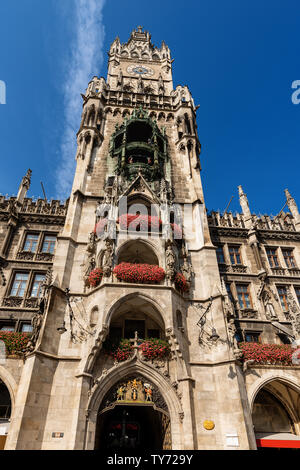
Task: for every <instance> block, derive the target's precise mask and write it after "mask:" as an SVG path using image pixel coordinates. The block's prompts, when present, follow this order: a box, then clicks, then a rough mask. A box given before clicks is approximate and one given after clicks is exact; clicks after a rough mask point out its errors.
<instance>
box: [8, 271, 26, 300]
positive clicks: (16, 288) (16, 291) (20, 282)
mask: <svg viewBox="0 0 300 470" xmlns="http://www.w3.org/2000/svg"><path fill="white" fill-rule="evenodd" d="M28 277H29V274H28V273H16V274H15V278H14V282H13V285H12V287H11V290H10V295H11V296H13V297H24V293H25V289H26V285H27V281H28Z"/></svg>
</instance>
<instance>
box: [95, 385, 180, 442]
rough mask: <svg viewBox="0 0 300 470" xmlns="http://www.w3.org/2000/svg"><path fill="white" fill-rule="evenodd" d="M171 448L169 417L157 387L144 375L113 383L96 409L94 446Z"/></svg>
mask: <svg viewBox="0 0 300 470" xmlns="http://www.w3.org/2000/svg"><path fill="white" fill-rule="evenodd" d="M171 448H172V443H171V426H170V417H169V413H168V409H167V405H166V403H165V401H164V399H163V398H162V396H161V394H160V393H159V391H158V389H157V387H156V386H155V385H153V384H152V383H150V382H149V381H147V380H146V379H145V378H143V377H129V378H126V379H123V380H121V381H119V382H118V383H117V384H115V385H114V386H113V387H112V388H111V389H110V390H109V392H108V393H107V394H106V395H105V397H104V399H103V401H102V404H101V406H100V409H99V412H98V416H97V428H96V439H95V449H101V450H102V451H108V450H117V449H133V450H142V451H147V450H168V449H171Z"/></svg>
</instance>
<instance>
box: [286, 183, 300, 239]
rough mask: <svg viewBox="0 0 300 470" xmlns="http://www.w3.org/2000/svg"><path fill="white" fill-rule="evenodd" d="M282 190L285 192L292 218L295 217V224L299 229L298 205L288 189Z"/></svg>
mask: <svg viewBox="0 0 300 470" xmlns="http://www.w3.org/2000/svg"><path fill="white" fill-rule="evenodd" d="M284 192H285V196H286V201H287V205H288V208H289V210H290V211H291V213H292V216H293V218H294V219H295V226H296V228H297V229H298V230H299V229H300V215H299V210H298V206H297V204H296V201H295V199H294V198H293V197H292V196H291V194H290V192H289V190H288V189H285V190H284Z"/></svg>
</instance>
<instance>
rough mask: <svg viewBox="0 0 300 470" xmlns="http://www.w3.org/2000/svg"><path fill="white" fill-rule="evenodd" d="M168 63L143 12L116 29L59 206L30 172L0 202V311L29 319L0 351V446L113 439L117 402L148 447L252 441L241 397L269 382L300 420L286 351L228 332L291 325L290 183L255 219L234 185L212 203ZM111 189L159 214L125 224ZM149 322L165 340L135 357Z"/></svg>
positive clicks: (6, 321)
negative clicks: (231, 209)
mask: <svg viewBox="0 0 300 470" xmlns="http://www.w3.org/2000/svg"><path fill="white" fill-rule="evenodd" d="M172 62H173V61H172V59H171V55H170V50H169V48H168V47H167V45H166V44H165V43H164V42H163V43H162V45H161V47H160V48H157V47H154V46H153V44H152V43H151V37H150V35H149V33H148V32H144V31H143V30H142V28H140V27H139V28H137V30H135V31H133V32H132V34H131V36H130V38H129V40H128V42H127V43H126V44H121V43H120V41H119V39H118V38H117V39H116V40H115V41H114V42H113V44H112V45H111V48H110V51H109V60H108V74H107V79H106V80H105V79H104V78H103V77H101V78H98V77H94V78H93V79H92V80H91V82H90V83H89V84H88V88H87V90H86V93H85V94H84V95H82V97H83V112H82V120H81V124H80V127H79V131H78V133H77V143H78V150H77V154H76V162H77V165H76V171H75V175H74V183H73V187H72V191H71V194H70V198H69V199H68V201H67V203H66V204H61V203H60V202H59V201H52V202H51V203H49V202H47V201H45V200H38V201H33V200H31V199H28V198H26V191H27V190H28V188H29V185H30V177H31V171H30V170H29V171H28V173H27V175H26V176H25V177H24V178H23V180H22V182H21V185H20V189H19V193H18V196H17V197H16V198H9V199H7V198H4V197H2V198H1V199H0V246H1V254H0V274H1V279H0V281H1V282H0V283H1V285H0V297H1V299H0V302H1V307H0V321H1V325H2V327H3V328H4V329H5V328H6V329H7V328H8V327H10V328H13V329H14V330H15V331H18V332H21V331H24V330H26V326H27V329H29V325H30V324H32V326H33V331H32V337H31V340H30V342H29V345H28V347H27V349H26V351H25V352H24V357H23V360H21V359H20V358H11V357H10V358H8V359H7V360H6V361H5V363H4V364H3V365H1V366H0V379H1V383H2V385H3V386H5V387H6V388H7V389H8V391H9V394H10V399H11V417H10V422H9V424H8V423H6V428H5V430H6V432H8V434H7V439H6V444H5V448H6V449H58V450H60V449H68V450H70V449H89V450H91V449H95V448H104V447H103V446H105V445H107V446H108V447H109V445H110V444H109V442H110V441H109V439H110V437H111V436H114V437H115V438H116V439H117V438H118V439H119V440H118V442H119V444H120V443H123V444H124V436H125V435H124V433H123V434H122V435H120V436H121V437H120V436H119V435H118V434H117V431H116V430H114V429H118V428H114V427H113V426H115V425H114V424H113V423H115V422H117V423H118V421H119V423H118V424H117V425H116V426H121V427H122V426H125V425H126V423H125V421H126V419H125V418H124V416H125V415H124V413H125V414H126V413H127V412H128V413H129V414H130V413H132V416H134V418H132V419H133V422H134V423H135V424H132V422H131V426H133V427H131V428H129V429H131V430H132V429H133V430H134V429H135V431H132V433H133V434H132V437H130V436H129V437H128V436H125V437H126V439H129V440H130V439H131V441H130V442H131V444H132V446H133V447H134V446H135V447H136V446H137V445H138V443H139V444H140V445H142V444H143V445H145V442H148V441H149V436H148V435H147V432H146V430H145V429H144V428H145V427H146V426H147V423H148V424H149V427H150V428H151V429H152V430H154V434H155V436H156V439H157V441H155V446H156V448H157V449H159V448H161V449H170V448H171V449H177V450H183V449H233V448H236V449H256V437H257V436H255V432H256V430H255V429H254V428H253V418H252V412H253V407H254V404H255V397H256V395H257V393H258V392H259V390H262V389H263V388H264V387H266V390H268V393H273V395H274V396H276V397H277V399H280V400H281V402H282V403H283V406H285V407H286V409H288V410H289V416H290V417H291V420H292V421H293V423H292V434H293V435H299V433H300V428H299V413H300V409H299V397H298V393H299V377H300V375H299V374H300V370H299V366H298V365H297V364H296V365H293V366H283V365H282V366H280V365H270V364H269V365H257V364H254V363H246V362H245V361H244V362H243V361H242V360H241V351H240V349H239V347H238V344H239V342H241V341H253V338H254V340H255V341H261V342H262V343H276V344H280V343H282V341H284V342H288V341H296V340H298V339H299V338H298V337H299V333H300V325H299V314H300V308H299V297H300V269H298V266H300V253H299V244H300V216H299V212H298V209H297V206H296V203H295V201H294V199H293V198H292V197H291V195H290V194H289V192H288V191H286V197H287V205H288V209H289V212H283V211H282V212H281V213H280V214H279V215H278V216H277V217H276V218H273V217H269V216H262V217H258V216H256V215H254V214H252V213H251V212H250V209H249V204H248V200H247V197H246V195H245V193H244V192H243V190H242V188H241V187H239V197H240V203H241V208H242V213H241V214H237V215H233V214H231V213H227V212H226V213H225V214H219V213H216V212H212V213H210V214H208V213H207V210H206V208H205V202H204V197H203V190H202V184H201V178H200V169H201V168H200V160H199V154H200V150H201V146H200V142H199V139H198V135H197V124H196V111H197V107H196V106H195V105H194V101H193V98H192V96H191V94H190V91H189V89H188V88H187V87H186V86H184V87H182V86H177V87H176V89H174V88H173V81H172ZM124 201H125V202H124ZM122 204H125V209H124V207H123V209H124V211H123V214H127V213H130V214H137V215H138V217H142V216H144V219H143V220H145V217H146V218H147V220H150V219H149V218H148V217H150V216H152V219H151V220H156V221H157V220H158V218H160V219H161V222H158V227H156V229H155V230H152V231H151V233H149V232H148V227H147V226H146V228H145V227H144V225H143V223H142V222H141V223H140V225H139V224H135V227H134V230H133V231H131V232H130V225H129V230H127V226H125V227H124V225H122V222H121V218H122V217H120V219H118V217H119V216H120V212H118V208H119V209H120V207H121V206H122ZM143 211H145V213H144V212H143ZM121 215H122V210H121ZM125 219H126V216H125ZM140 220H141V221H142V219H140ZM147 224H148V222H147ZM147 224H146V225H147ZM176 226H177V228H176ZM176 230H177V233H176ZM178 230H179V232H178ZM182 230H183V232H182V233H183V235H182V236H181V231H182ZM178 233H179V235H178ZM47 237H48V238H47ZM54 241H56V242H55V250H54V244H53V243H54ZM270 250H271V251H270ZM122 262H124V263H132V264H134V265H137V264H138V265H145V264H148V265H151V266H152V267H153V266H156V267H157V266H159V267H161V268H163V270H164V272H165V278H164V280H163V281H161V282H160V283H157V282H152V283H151V282H148V283H144V282H143V281H142V280H140V281H136V282H134V283H133V282H130V279H129V278H126V279H125V280H120V279H119V278H118V277H117V276H116V274H115V273H114V269H115V267H116V266H119V265H120V264H121V263H122ZM95 269H98V270H100V271H99V272H101V276H102V278H101V282H98V283H95V285H93V284H91V281H90V279H91V278H90V274H91V273H93V272H94V270H95ZM177 273H179V274H181V275H183V276H184V279H185V281H186V289H185V290H184V289H180V287H179V286H178V283H176V279H177V278H176V275H177ZM18 275H19V276H18ZM39 275H40V276H41V277H38V276H39ZM22 276H23V277H22ZM139 279H140V278H139ZM278 289H279V290H278ZM135 331H136V333H135ZM116 337H118V338H119V340H120V339H121V338H127V339H129V340H130V342H131V344H132V350H131V352H130V354H129V357H128V358H127V359H126V360H122V361H117V360H116V359H113V358H112V355H111V354H108V352H107V351H108V349H107V348H108V346H109V344H110V342H111V341H112V340H115V339H116ZM147 337H154V338H156V339H159V340H161V341H162V342H165V343H164V344H168V347H169V349H170V353H169V355H168V356H167V357H164V358H161V359H157V358H156V359H155V358H154V359H152V360H149V359H147V358H145V356H143V354H142V352H141V348H140V347H139V346H140V344H141V341H142V339H145V338H147ZM162 344H163V343H162ZM0 396H1V394H0ZM128 410H130V411H128ZM121 411H122V412H123V415H122V416H123V418H122V417H121V418H120V416H121V415H120V413H121ZM118 413H119V415H118ZM124 420H125V421H124ZM2 421H3V422H5V420H4V419H3V420H2ZM124 423H125V424H124ZM129 424H130V423H129ZM107 426H108V430H111V435H108V431H107V429H106V427H107ZM134 426H135V427H134ZM143 426H144V428H143ZM151 426H152V427H151ZM120 429H121V428H120ZM122 429H123V428H122ZM126 429H127V428H126ZM137 430H138V431H137ZM122 432H123V431H122ZM122 439H123V441H122ZM143 439H144V440H143ZM123 444H122V445H123ZM120 445H121V444H120ZM101 446H102V447H101ZM148 446H150V444H149V442H148ZM150 447H151V446H150Z"/></svg>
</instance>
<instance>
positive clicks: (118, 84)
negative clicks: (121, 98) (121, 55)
mask: <svg viewBox="0 0 300 470" xmlns="http://www.w3.org/2000/svg"><path fill="white" fill-rule="evenodd" d="M117 88H118V89H119V90H122V88H123V73H122V70H121V69H120V72H119V75H118V78H117Z"/></svg>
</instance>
